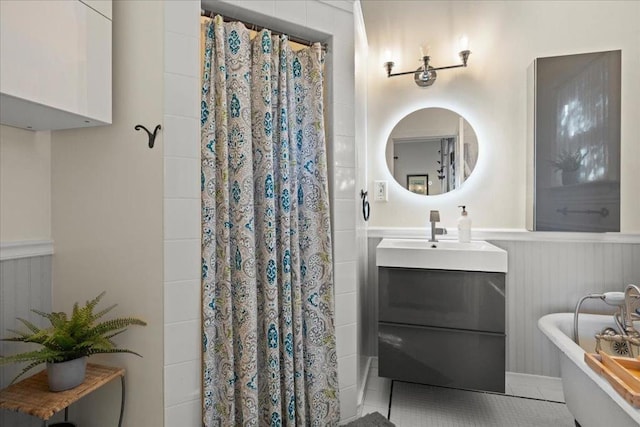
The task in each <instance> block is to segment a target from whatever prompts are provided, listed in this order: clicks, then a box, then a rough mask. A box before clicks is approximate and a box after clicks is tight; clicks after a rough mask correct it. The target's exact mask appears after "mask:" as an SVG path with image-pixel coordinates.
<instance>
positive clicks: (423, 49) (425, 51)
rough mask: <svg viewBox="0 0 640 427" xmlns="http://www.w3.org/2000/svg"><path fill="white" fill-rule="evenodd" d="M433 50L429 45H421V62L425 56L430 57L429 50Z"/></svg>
mask: <svg viewBox="0 0 640 427" xmlns="http://www.w3.org/2000/svg"><path fill="white" fill-rule="evenodd" d="M430 49H431V46H429V45H428V44H427V43H422V44H421V45H420V60H421V61H422V58H424V57H425V56H429V50H430Z"/></svg>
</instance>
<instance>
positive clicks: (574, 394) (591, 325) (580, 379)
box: [538, 313, 640, 427]
mask: <svg viewBox="0 0 640 427" xmlns="http://www.w3.org/2000/svg"><path fill="white" fill-rule="evenodd" d="M579 322H580V324H579V326H578V331H579V334H580V347H579V346H578V345H577V344H576V343H575V342H573V339H572V337H573V313H555V314H548V315H546V316H544V317H542V318H540V320H538V328H540V330H541V331H542V332H543V333H544V334H545V335H546V336H547V337H548V338H549V339H550V340H551V342H553V344H555V345H556V346H557V347H558V349H559V350H560V372H561V376H562V387H563V389H564V398H565V401H566V402H567V408H568V409H569V412H571V414H572V415H573V417H574V418H575V419H576V421H578V422H579V423H580V425H581V426H582V427H602V426H616V427H622V426H638V425H640V410H638V409H635V408H634V407H633V406H631V405H630V404H628V403H627V402H626V401H625V400H624V399H623V398H622V397H621V396H620V395H619V394H618V393H617V392H616V391H615V390H614V389H613V387H611V385H610V384H609V383H608V382H607V380H606V379H605V378H604V377H601V376H600V375H598V374H597V373H595V372H594V371H593V370H592V369H591V368H590V367H589V366H587V364H586V363H585V362H584V352H585V350H586V351H588V352H590V353H594V352H595V338H594V335H595V334H596V333H597V332H600V331H602V329H603V328H605V327H607V326H611V327H615V325H614V322H613V316H604V315H597V314H580V317H579Z"/></svg>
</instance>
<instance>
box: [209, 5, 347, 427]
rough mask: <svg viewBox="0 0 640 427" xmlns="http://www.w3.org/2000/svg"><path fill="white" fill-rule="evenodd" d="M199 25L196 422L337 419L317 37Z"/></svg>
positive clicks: (317, 422) (218, 21)
mask: <svg viewBox="0 0 640 427" xmlns="http://www.w3.org/2000/svg"><path fill="white" fill-rule="evenodd" d="M249 36H250V32H249V30H247V29H246V28H245V26H244V25H243V24H242V23H239V22H233V23H224V22H223V21H222V18H221V17H219V16H218V17H216V18H215V19H213V20H211V22H210V23H209V24H208V25H207V28H206V42H205V52H204V72H203V87H202V117H201V131H202V134H201V137H202V180H201V181H202V242H203V243H202V285H203V300H202V303H203V307H202V310H203V351H204V355H203V395H204V397H203V399H204V402H203V421H204V425H205V426H207V427H213V426H218V425H221V426H232V425H243V426H244V425H247V426H293V425H297V426H305V425H313V426H330V425H336V424H337V422H338V420H339V418H340V416H339V403H338V380H337V359H336V344H335V329H334V319H333V271H332V253H331V234H330V221H329V198H328V185H327V181H328V180H327V161H326V151H325V138H324V124H323V90H322V66H321V62H320V58H319V55H318V51H319V50H318V48H319V46H315V47H313V48H308V49H304V50H301V51H299V52H293V51H292V50H291V47H290V45H289V42H288V40H287V38H286V37H285V36H280V37H275V36H273V37H272V36H271V33H270V32H269V31H268V30H263V31H261V32H260V33H258V35H257V36H256V37H255V38H254V39H253V40H250V37H249Z"/></svg>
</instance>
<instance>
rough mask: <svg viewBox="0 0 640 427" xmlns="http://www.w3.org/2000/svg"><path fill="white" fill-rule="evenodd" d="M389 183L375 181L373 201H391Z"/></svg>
mask: <svg viewBox="0 0 640 427" xmlns="http://www.w3.org/2000/svg"><path fill="white" fill-rule="evenodd" d="M387 184H388V183H387V181H375V182H374V185H373V200H375V201H376V202H387V201H389V193H388V191H387V189H388V185H387Z"/></svg>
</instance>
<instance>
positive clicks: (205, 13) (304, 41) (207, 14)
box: [200, 9, 327, 53]
mask: <svg viewBox="0 0 640 427" xmlns="http://www.w3.org/2000/svg"><path fill="white" fill-rule="evenodd" d="M216 15H220V16H221V17H222V20H223V21H224V22H235V21H239V22H242V23H243V24H244V26H245V27H247V28H248V29H250V30H254V31H261V30H264V29H265V28H266V27H263V26H262V25H258V24H254V23H252V22H247V21H244V20H242V19H236V18H233V17H230V16H225V15H223V14H221V13H217V12H213V11H210V10H206V9H200V16H204V17H205V18H209V19H213V17H214V16H216ZM267 29H268V30H269V31H271V34H273V35H274V36H282V35H286V36H287V38H288V39H289V41H292V42H294V43H298V44H303V45H305V46H309V47H311V46H313V44H314V42H312V41H310V40H307V39H303V38H300V37H296V36H292V35H290V34H286V33H283V32H280V31H276V30H272V29H270V28H267ZM320 46H321V47H322V51H323V52H325V53H326V52H327V44H326V43H320Z"/></svg>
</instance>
